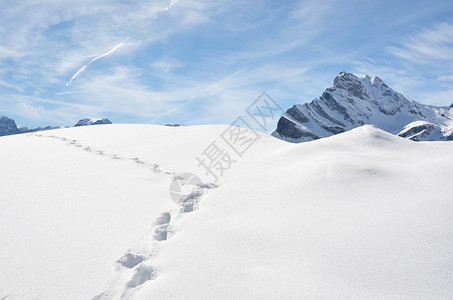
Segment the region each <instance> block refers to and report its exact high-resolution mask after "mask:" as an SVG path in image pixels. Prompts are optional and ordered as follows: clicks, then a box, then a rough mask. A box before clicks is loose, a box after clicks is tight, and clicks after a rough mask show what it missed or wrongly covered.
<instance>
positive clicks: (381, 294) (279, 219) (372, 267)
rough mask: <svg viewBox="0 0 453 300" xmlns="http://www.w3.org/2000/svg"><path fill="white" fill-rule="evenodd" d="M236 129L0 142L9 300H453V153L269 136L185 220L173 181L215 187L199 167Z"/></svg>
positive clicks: (427, 145)
mask: <svg viewBox="0 0 453 300" xmlns="http://www.w3.org/2000/svg"><path fill="white" fill-rule="evenodd" d="M225 128H226V127H225V126H220V125H218V126H184V127H168V126H152V125H105V126H89V127H78V128H69V129H59V130H55V131H52V132H42V133H33V134H26V135H16V136H9V137H3V138H2V139H1V140H0V155H1V157H2V160H0V167H1V169H2V170H3V171H4V176H3V177H2V180H1V181H0V189H1V191H2V193H1V202H0V203H1V207H2V209H1V211H0V240H1V241H2V247H0V260H1V271H0V299H5V297H6V298H7V299H30V298H37V299H89V298H93V299H168V298H174V299H218V298H223V299H232V298H234V299H244V298H258V299H307V298H309V299H331V298H335V299H364V298H367V299H368V298H370V299H383V298H387V299H395V298H398V299H448V298H451V295H453V252H452V251H451V249H453V238H452V237H453V198H452V197H451V184H452V179H451V178H453V159H452V158H453V154H452V153H453V144H452V143H446V142H419V143H416V142H413V141H411V140H408V139H404V138H401V137H397V136H395V135H392V134H389V133H387V132H384V131H382V130H380V129H377V128H375V127H373V126H363V127H359V128H356V129H353V130H351V131H348V132H346V133H343V134H339V135H335V136H332V137H330V138H326V139H320V140H317V141H313V142H310V143H302V144H290V143H286V142H284V141H281V140H279V139H275V138H273V137H271V136H268V135H265V134H260V139H259V140H258V141H257V142H256V144H254V145H253V147H251V148H250V149H249V150H248V151H247V152H246V153H245V155H244V156H243V157H242V158H241V159H238V161H237V162H236V163H235V164H234V165H233V166H232V168H231V170H229V171H228V173H226V174H225V176H223V177H222V178H221V179H220V181H219V182H218V183H217V186H218V187H215V188H212V189H210V190H208V191H207V192H206V193H205V194H204V195H203V197H202V198H201V199H200V202H199V203H198V209H197V210H195V211H193V212H189V213H184V212H181V210H180V208H179V207H178V205H177V204H175V203H174V202H173V201H171V200H170V196H169V193H168V188H169V185H170V181H171V178H172V172H192V173H195V174H198V175H199V176H200V177H201V179H202V180H203V182H205V183H210V181H211V179H210V178H209V177H207V176H206V175H205V173H204V172H203V170H201V169H200V168H199V167H198V166H197V161H196V160H195V157H196V156H197V155H199V154H200V152H202V151H203V150H204V149H205V148H206V146H207V145H208V144H209V143H210V142H211V141H212V140H214V139H216V138H217V137H218V136H219V134H220V133H222V132H223V131H224V130H225ZM188 137H190V138H188Z"/></svg>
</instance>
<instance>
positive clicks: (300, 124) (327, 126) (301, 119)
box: [273, 72, 452, 142]
mask: <svg viewBox="0 0 453 300" xmlns="http://www.w3.org/2000/svg"><path fill="white" fill-rule="evenodd" d="M447 114H449V113H447V112H445V111H444V109H442V108H436V107H433V106H426V105H422V104H419V103H417V102H416V101H414V100H411V99H409V98H407V97H405V96H404V95H402V94H400V93H398V92H396V91H394V90H393V89H392V88H390V87H389V86H388V85H386V84H385V83H384V81H383V80H382V79H381V78H379V77H377V76H375V75H371V76H370V75H364V76H362V77H357V76H355V75H354V74H352V73H348V72H340V74H339V75H338V76H336V77H335V79H334V82H333V86H332V87H329V88H327V89H326V90H325V91H324V92H323V93H322V95H321V96H320V97H319V98H316V99H314V100H313V101H311V102H310V103H305V104H303V105H300V104H296V105H294V106H293V107H291V108H290V109H288V110H287V111H286V113H285V114H284V115H283V116H282V117H281V118H280V120H279V122H278V124H277V129H276V131H275V132H274V133H273V135H274V136H276V137H279V138H282V139H285V140H289V141H292V142H305V141H311V140H315V139H318V138H323V137H327V136H331V135H334V134H338V133H342V132H344V131H347V130H350V129H352V128H356V127H359V126H362V125H365V124H372V125H375V126H376V127H378V128H381V129H383V130H385V131H388V132H390V133H394V134H398V133H400V132H402V131H403V130H404V135H405V136H406V137H408V138H411V139H412V138H413V137H414V138H413V139H415V135H414V134H412V133H414V132H415V133H420V132H421V131H424V134H418V135H417V139H418V140H432V139H437V138H439V139H445V138H446V137H444V136H442V135H441V134H440V133H444V132H446V131H445V130H444V128H445V127H446V126H448V124H450V123H449V122H450V121H451V117H452V116H450V117H449V116H447ZM416 121H424V122H427V123H423V126H421V123H414V122H416ZM427 124H428V125H427ZM432 124H433V125H432ZM408 125H410V126H409V127H407V126H408ZM436 126H437V127H436ZM412 127H413V128H412ZM428 131H430V132H431V133H430V134H428ZM439 132H440V133H439ZM438 133H439V134H438Z"/></svg>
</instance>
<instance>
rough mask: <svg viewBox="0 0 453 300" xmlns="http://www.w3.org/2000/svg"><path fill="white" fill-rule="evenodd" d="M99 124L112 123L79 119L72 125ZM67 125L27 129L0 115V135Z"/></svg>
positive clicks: (102, 120) (109, 122)
mask: <svg viewBox="0 0 453 300" xmlns="http://www.w3.org/2000/svg"><path fill="white" fill-rule="evenodd" d="M101 124H112V122H111V121H110V120H109V119H106V118H102V119H89V118H86V119H81V120H79V121H78V122H77V123H76V124H75V125H74V127H78V126H88V125H101ZM68 127H69V126H46V127H38V128H32V129H29V128H28V127H20V128H19V127H17V125H16V122H15V121H14V120H13V119H10V118H8V117H6V116H1V115H0V136H5V135H13V134H19V133H28V132H36V131H45V130H52V129H59V128H68Z"/></svg>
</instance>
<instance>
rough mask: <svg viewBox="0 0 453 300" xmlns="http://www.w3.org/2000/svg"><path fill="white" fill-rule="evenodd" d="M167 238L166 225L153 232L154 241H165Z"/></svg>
mask: <svg viewBox="0 0 453 300" xmlns="http://www.w3.org/2000/svg"><path fill="white" fill-rule="evenodd" d="M167 236H168V224H163V225H160V226H159V227H157V228H156V229H155V230H154V239H155V240H156V241H166V240H167Z"/></svg>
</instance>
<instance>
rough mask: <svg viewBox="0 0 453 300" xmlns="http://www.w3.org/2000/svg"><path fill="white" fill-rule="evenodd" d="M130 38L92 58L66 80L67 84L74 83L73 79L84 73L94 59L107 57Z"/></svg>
mask: <svg viewBox="0 0 453 300" xmlns="http://www.w3.org/2000/svg"><path fill="white" fill-rule="evenodd" d="M128 39H129V37H127V38H126V39H125V40H124V41H122V42H121V43H119V44H118V45H116V46H115V47H113V48H112V50H110V51H108V52H105V53H104V54H101V55H98V56H96V57H94V58H92V59H91V60H90V61H89V62H88V63H87V64H86V65H84V66H83V67H81V68H80V69H79V70H78V71H77V72H76V73H75V74H74V75H73V76H72V77H71V79H70V80H69V81H68V82H66V86H70V85H71V84H72V81H73V80H74V79H76V78H77V76H79V75H80V73H82V72H83V71H85V70H86V69H87V67H88V66H89V65H90V64H91V63H92V62H94V61H96V60H98V59H101V58H103V57H106V56H107V55H110V54H112V53H113V52H115V51H116V50H117V49H118V48H119V47H121V46H123V45H124V43H125V42H126V41H127V40H128Z"/></svg>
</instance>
